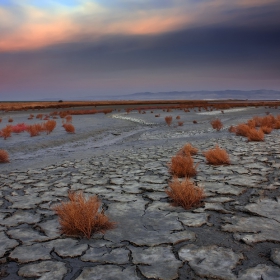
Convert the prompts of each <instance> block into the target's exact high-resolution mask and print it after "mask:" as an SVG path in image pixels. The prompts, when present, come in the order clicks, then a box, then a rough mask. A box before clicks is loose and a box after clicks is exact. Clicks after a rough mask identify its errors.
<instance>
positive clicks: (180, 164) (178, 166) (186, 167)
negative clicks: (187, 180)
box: [169, 154, 197, 177]
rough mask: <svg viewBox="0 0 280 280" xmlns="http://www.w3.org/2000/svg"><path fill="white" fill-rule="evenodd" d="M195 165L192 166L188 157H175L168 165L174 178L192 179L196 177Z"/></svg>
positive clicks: (191, 160)
mask: <svg viewBox="0 0 280 280" xmlns="http://www.w3.org/2000/svg"><path fill="white" fill-rule="evenodd" d="M196 168H197V164H196V165H194V162H193V159H192V157H191V156H190V154H188V155H186V156H185V155H180V154H178V155H175V156H174V157H172V158H171V162H170V163H169V171H170V173H171V174H172V175H173V176H176V177H193V176H195V175H196V173H197V171H196Z"/></svg>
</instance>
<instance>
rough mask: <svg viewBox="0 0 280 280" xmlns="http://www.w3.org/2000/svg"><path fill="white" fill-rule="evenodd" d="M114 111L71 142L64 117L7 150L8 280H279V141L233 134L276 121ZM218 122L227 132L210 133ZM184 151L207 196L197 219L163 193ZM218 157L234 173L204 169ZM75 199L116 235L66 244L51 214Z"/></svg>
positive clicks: (0, 259)
mask: <svg viewBox="0 0 280 280" xmlns="http://www.w3.org/2000/svg"><path fill="white" fill-rule="evenodd" d="M114 109H116V110H114V111H112V112H111V113H108V114H103V113H99V114H89V115H73V116H72V124H73V125H74V127H75V133H67V132H66V131H65V129H64V128H63V127H62V121H64V120H63V119H62V118H60V117H58V118H57V119H55V120H56V123H57V124H56V128H55V129H54V130H53V132H51V133H50V134H48V135H47V134H46V133H45V132H42V133H41V134H40V135H38V136H35V137H30V135H29V133H27V132H22V133H19V134H15V133H12V137H9V138H7V139H6V140H4V138H3V137H2V138H0V149H3V150H6V151H7V152H8V153H9V160H10V162H9V163H2V164H0V170H1V172H0V178H1V181H0V186H1V189H0V193H1V198H0V208H1V211H0V263H1V274H0V275H1V276H0V278H1V279H9V280H17V279H65V280H70V279H78V280H83V279H94V280H95V279H96V280H97V279H102V280H106V279H114V280H115V279H120V280H133V279H139V280H140V279H164V280H171V279H180V280H186V279H242V280H250V279H252V280H255V279H280V234H279V232H280V191H279V186H280V179H279V178H280V171H279V168H280V130H279V129H273V131H272V132H271V133H270V134H266V135H265V137H264V141H260V142H254V141H252V142H248V141H247V138H246V137H241V136H236V135H235V134H234V133H230V132H229V131H228V128H229V127H230V126H231V125H233V126H236V125H237V124H240V123H245V122H247V121H248V120H249V119H251V118H252V117H254V116H262V117H264V116H266V115H267V114H268V113H270V114H271V115H273V116H277V115H278V114H280V110H279V109H276V108H267V107H266V108H265V107H257V108H256V107H244V108H236V109H234V108H231V109H225V110H224V111H223V113H222V112H221V111H220V110H213V111H205V110H201V111H199V110H198V109H197V108H192V109H190V111H189V112H185V111H184V110H179V109H172V110H171V111H170V110H169V112H167V111H166V110H165V111H163V110H162V109H149V110H145V113H143V112H144V111H142V112H140V113H139V112H138V111H135V110H134V111H131V112H129V113H127V112H125V110H124V108H123V107H121V105H120V106H119V107H117V106H115V107H114ZM71 110H72V109H71ZM73 110H74V109H73ZM53 111H54V109H43V110H40V111H37V110H28V111H9V112H1V113H0V118H2V122H1V123H0V130H1V129H2V128H4V127H5V126H6V125H7V124H11V125H16V124H18V123H25V124H27V125H31V124H34V123H40V122H44V121H43V120H38V119H36V114H38V113H41V114H44V115H47V114H50V113H51V112H53ZM151 111H152V112H151ZM30 114H34V116H35V117H34V118H33V119H30V120H28V117H29V115H30ZM155 115H160V116H159V117H155ZM166 116H172V123H171V125H170V126H168V125H167V124H166V122H165V117H166ZM177 116H179V117H180V118H177V119H176V117H177ZM9 118H11V119H13V122H11V123H9V122H8V119H9ZM216 118H219V119H220V120H221V121H222V123H223V125H224V126H223V128H222V129H221V130H220V131H216V130H214V129H213V128H212V127H211V124H210V122H211V121H212V120H214V119H216ZM178 121H181V122H182V123H183V125H181V126H178ZM194 121H196V123H194ZM186 143H191V144H192V145H193V146H194V147H195V148H197V149H198V153H197V154H196V155H194V156H192V158H193V160H194V163H195V164H196V166H197V174H196V176H195V177H193V178H192V179H191V180H192V181H193V182H194V183H195V184H196V185H198V186H200V187H202V188H203V189H204V193H205V198H204V199H203V200H202V202H201V204H200V205H199V206H197V207H193V208H191V209H189V210H186V209H184V208H182V207H180V206H174V205H172V204H171V201H170V199H169V197H168V196H167V194H166V192H165V190H166V189H167V188H168V185H169V182H170V181H171V180H172V175H171V174H170V173H169V168H168V163H169V162H170V160H171V158H172V157H173V156H174V155H176V153H177V152H178V151H179V150H180V149H181V148H182V147H183V146H184V145H185V144H186ZM216 145H219V147H221V148H222V149H225V150H226V151H227V153H228V154H229V158H230V164H229V165H218V166H213V165H210V164H207V162H206V159H205V156H204V152H205V151H207V150H209V149H212V148H214V147H215V146H216ZM69 191H83V193H84V194H85V195H86V196H88V197H90V196H94V195H97V196H98V197H99V199H100V200H101V201H102V211H103V213H104V214H106V215H107V216H108V217H109V219H110V220H112V221H114V222H115V223H116V227H115V228H114V229H112V230H108V231H106V232H105V233H104V234H103V233H97V234H93V235H92V236H91V238H90V239H87V238H84V237H71V236H67V235H65V234H62V233H61V232H60V224H59V221H58V216H57V215H56V214H55V212H54V211H53V207H54V206H55V205H57V204H60V203H61V202H63V201H67V200H68V192H69ZM100 211H101V209H100Z"/></svg>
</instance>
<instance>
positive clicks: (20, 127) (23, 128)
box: [11, 123, 28, 133]
mask: <svg viewBox="0 0 280 280" xmlns="http://www.w3.org/2000/svg"><path fill="white" fill-rule="evenodd" d="M27 127H28V126H27V125H26V124H25V123H18V124H17V125H14V126H12V127H11V129H12V132H13V133H22V132H24V131H26V129H27Z"/></svg>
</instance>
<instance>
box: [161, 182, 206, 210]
mask: <svg viewBox="0 0 280 280" xmlns="http://www.w3.org/2000/svg"><path fill="white" fill-rule="evenodd" d="M166 193H167V195H168V196H169V197H170V198H171V200H172V204H173V205H174V206H182V207H183V208H185V209H190V208H192V207H195V206H199V205H201V200H202V199H203V198H204V197H205V195H204V191H203V189H202V188H200V187H197V186H195V185H194V183H192V182H191V181H190V179H184V180H183V181H182V182H180V181H179V180H178V178H174V179H173V180H172V181H171V182H170V183H169V189H167V190H166Z"/></svg>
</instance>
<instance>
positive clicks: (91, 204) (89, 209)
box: [53, 192, 115, 239]
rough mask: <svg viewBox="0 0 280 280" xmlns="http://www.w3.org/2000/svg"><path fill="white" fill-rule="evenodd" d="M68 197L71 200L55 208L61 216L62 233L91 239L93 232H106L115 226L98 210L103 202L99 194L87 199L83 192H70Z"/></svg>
mask: <svg viewBox="0 0 280 280" xmlns="http://www.w3.org/2000/svg"><path fill="white" fill-rule="evenodd" d="M68 197H69V200H70V201H68V202H62V203H61V204H60V205H56V206H55V207H54V208H53V210H54V211H55V213H56V214H57V215H58V217H59V223H60V227H61V229H60V230H61V233H62V234H65V235H69V236H85V237H86V238H88V239H89V238H90V237H91V236H92V234H93V233H99V232H101V233H104V232H105V231H107V230H110V229H113V228H114V227H115V223H113V222H111V221H109V219H108V217H107V216H105V214H104V213H103V212H101V213H100V212H98V210H99V208H100V205H101V202H100V201H99V199H98V197H97V196H92V197H89V198H88V199H86V197H85V196H84V194H83V193H82V192H78V193H74V192H69V194H68Z"/></svg>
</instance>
